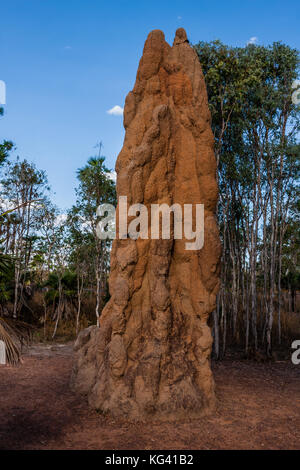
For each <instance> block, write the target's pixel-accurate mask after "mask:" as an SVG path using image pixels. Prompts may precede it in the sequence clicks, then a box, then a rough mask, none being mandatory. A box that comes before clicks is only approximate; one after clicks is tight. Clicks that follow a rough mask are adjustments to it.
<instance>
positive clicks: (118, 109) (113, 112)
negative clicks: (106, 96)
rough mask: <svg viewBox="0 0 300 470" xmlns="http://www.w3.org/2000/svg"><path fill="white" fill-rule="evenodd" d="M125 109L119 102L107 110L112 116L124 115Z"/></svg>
mask: <svg viewBox="0 0 300 470" xmlns="http://www.w3.org/2000/svg"><path fill="white" fill-rule="evenodd" d="M123 111H124V109H123V108H121V106H119V105H118V104H117V105H116V106H114V107H113V108H111V109H109V110H108V111H106V112H107V114H111V115H112V116H122V115H123Z"/></svg>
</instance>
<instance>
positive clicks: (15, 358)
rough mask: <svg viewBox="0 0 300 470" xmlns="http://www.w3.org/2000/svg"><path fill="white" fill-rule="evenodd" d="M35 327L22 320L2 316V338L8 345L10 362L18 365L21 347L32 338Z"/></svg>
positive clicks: (8, 360)
mask: <svg viewBox="0 0 300 470" xmlns="http://www.w3.org/2000/svg"><path fill="white" fill-rule="evenodd" d="M32 332H33V327H32V326H31V325H28V324H27V323H24V322H21V321H15V320H11V319H4V318H1V317H0V340H2V341H4V344H5V347H6V360H7V362H8V364H11V365H16V364H18V363H19V362H20V361H21V348H22V345H23V344H25V343H26V344H29V342H30V341H31V339H32Z"/></svg>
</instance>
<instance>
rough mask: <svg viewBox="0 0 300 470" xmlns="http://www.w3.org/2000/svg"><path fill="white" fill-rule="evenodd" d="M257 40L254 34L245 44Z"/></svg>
mask: <svg viewBox="0 0 300 470" xmlns="http://www.w3.org/2000/svg"><path fill="white" fill-rule="evenodd" d="M257 41H258V38H257V37H256V36H252V37H251V38H250V39H249V40H248V41H247V45H248V44H256V43H257Z"/></svg>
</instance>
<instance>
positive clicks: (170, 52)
mask: <svg viewBox="0 0 300 470" xmlns="http://www.w3.org/2000/svg"><path fill="white" fill-rule="evenodd" d="M124 127H125V129H126V134H125V140H124V145H123V148H122V150H121V152H120V154H119V156H118V160H117V164H116V171H117V193H118V196H119V197H120V196H127V202H128V205H132V204H135V203H143V204H144V205H145V206H146V207H147V208H149V209H150V205H151V204H162V203H166V204H168V205H172V204H174V203H177V204H180V205H181V206H182V207H183V205H184V204H193V205H195V204H204V220H205V225H204V246H203V248H202V249H200V250H187V249H186V241H187V240H185V239H182V240H180V239H174V232H172V231H171V234H172V235H173V236H171V239H170V240H162V239H159V240H154V239H150V238H149V239H141V238H139V239H137V240H133V239H130V238H128V239H123V240H121V239H116V240H114V242H113V247H112V252H111V272H110V280H109V287H110V294H111V299H110V300H109V302H108V303H107V304H106V306H105V308H104V309H103V312H102V315H101V319H100V328H97V327H91V328H89V329H87V330H84V331H83V332H82V333H81V334H80V335H79V337H78V339H77V342H76V344H75V362H74V367H73V374H72V384H73V386H74V388H75V390H77V391H78V392H80V393H83V394H85V395H87V396H88V400H89V403H90V405H91V406H92V407H94V408H96V409H98V410H101V411H102V412H104V413H106V412H107V413H110V414H112V415H114V416H122V417H126V418H129V419H134V420H138V419H149V418H153V419H157V420H164V419H166V420H175V419H176V420H177V419H181V418H187V417H197V416H201V415H203V414H205V413H207V412H209V411H211V410H213V408H214V406H215V393H214V381H213V377H212V372H211V367H210V354H211V346H212V335H211V331H210V328H209V327H208V325H207V320H208V318H209V315H210V313H211V312H212V311H213V310H214V308H215V302H216V294H217V291H218V288H219V258H220V240H219V232H218V228H217V224H216V217H215V210H216V203H217V196H218V189H217V183H216V160H215V156H214V150H213V148H214V141H213V135H212V132H211V127H210V113H209V109H208V102H207V93H206V87H205V82H204V78H203V74H202V70H201V66H200V63H199V60H198V57H197V55H196V52H195V51H194V50H193V49H192V48H191V47H190V45H189V43H188V40H187V36H186V32H185V31H184V29H182V28H180V29H178V30H177V32H176V36H175V40H174V44H173V47H170V46H169V44H167V42H166V41H165V38H164V34H163V33H162V32H161V31H159V30H155V31H152V32H151V33H150V34H149V36H148V38H147V40H146V43H145V46H144V51H143V56H142V58H141V60H140V64H139V68H138V72H137V77H136V82H135V85H134V88H133V90H132V91H131V92H130V93H129V94H128V96H127V98H126V103H125V110H124Z"/></svg>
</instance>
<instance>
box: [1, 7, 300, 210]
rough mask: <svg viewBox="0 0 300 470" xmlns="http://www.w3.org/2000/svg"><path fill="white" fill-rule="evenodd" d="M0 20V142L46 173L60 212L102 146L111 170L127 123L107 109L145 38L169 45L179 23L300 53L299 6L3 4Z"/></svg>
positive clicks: (124, 88)
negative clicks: (159, 36)
mask: <svg viewBox="0 0 300 470" xmlns="http://www.w3.org/2000/svg"><path fill="white" fill-rule="evenodd" d="M0 13H1V28H0V57H1V66H0V80H4V81H5V83H6V87H7V99H6V101H7V104H6V106H5V116H4V117H2V118H0V121H1V122H0V140H2V139H3V138H7V139H11V140H13V141H14V142H15V144H16V146H17V152H16V154H18V155H20V157H22V158H28V159H29V160H30V161H33V162H34V163H35V164H36V165H37V166H38V167H39V168H41V169H44V170H46V172H47V174H48V177H49V182H50V184H51V186H52V189H53V191H54V192H55V194H54V200H55V202H56V204H58V205H59V206H60V207H61V208H62V209H65V208H67V207H70V206H71V204H72V203H73V202H74V200H75V193H74V187H75V185H76V169H77V168H79V167H81V166H83V165H84V164H85V162H86V160H87V158H88V157H89V156H91V155H93V154H95V153H97V149H95V148H94V147H95V145H96V143H97V142H99V141H100V140H102V142H103V145H104V148H103V152H102V153H103V154H104V155H105V156H106V159H107V160H106V161H107V166H108V167H109V168H113V167H114V164H115V160H116V157H117V155H118V152H119V151H120V149H121V147H122V142H123V138H124V130H123V122H122V116H115V115H110V114H108V113H107V111H108V110H109V109H111V108H113V107H114V106H116V105H119V106H121V107H122V106H123V105H124V100H125V97H126V94H127V93H128V92H129V91H130V90H131V89H132V87H133V85H134V81H135V74H136V70H137V66H138V62H139V59H140V56H141V53H142V49H143V44H144V41H145V39H146V37H147V35H148V33H149V31H151V30H152V29H161V30H163V31H164V33H165V36H166V40H167V41H169V42H170V43H172V42H173V37H174V33H175V30H176V29H177V28H178V27H180V26H182V27H184V28H185V29H186V31H187V34H188V37H189V39H190V41H191V42H192V43H196V42H198V41H199V40H204V41H210V40H213V39H216V38H218V39H221V40H222V41H223V42H224V43H227V44H230V45H234V46H243V45H245V44H246V43H247V41H248V40H249V39H250V38H257V39H253V41H257V43H258V44H264V45H267V44H270V43H272V42H273V41H279V40H281V41H283V42H284V43H286V44H289V45H290V46H292V47H297V48H300V40H299V29H300V28H299V17H300V14H299V13H300V2H299V1H296V0H295V1H292V0H286V1H277V0H272V1H270V0H263V1H262V0H244V1H242V0H239V1H236V0H234V1H230V0H228V1H226V2H225V1H219V0H218V1H212V0H210V1H209V0H206V1H203V0H196V1H188V0H187V1H185V2H183V1H182V0H181V1H177V0H172V1H169V0H160V1H157V0H150V1H149V0H148V1H144V0H140V1H136V0H131V1H121V0H118V1H111V2H109V1H105V2H104V1H102V0H9V1H7V0H6V1H4V0H1V2H0ZM16 154H15V155H16Z"/></svg>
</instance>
